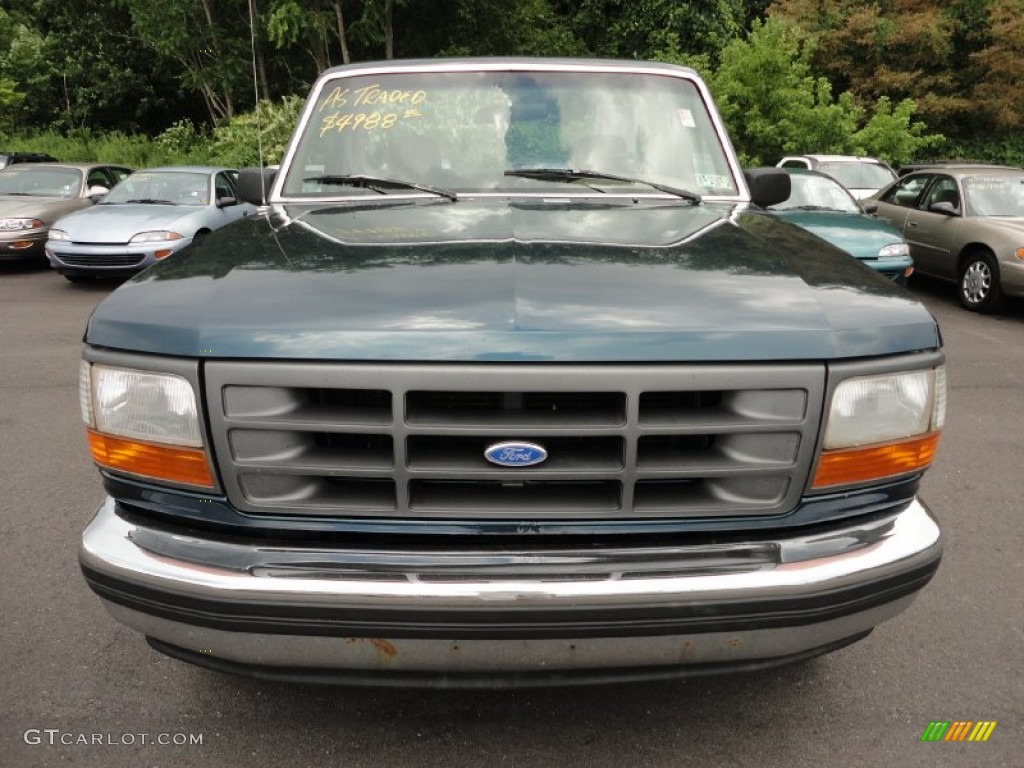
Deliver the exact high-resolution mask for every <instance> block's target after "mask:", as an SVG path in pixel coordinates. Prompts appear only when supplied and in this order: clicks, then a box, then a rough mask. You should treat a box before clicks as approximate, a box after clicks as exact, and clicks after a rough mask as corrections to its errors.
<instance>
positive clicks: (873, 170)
mask: <svg viewBox="0 0 1024 768" xmlns="http://www.w3.org/2000/svg"><path fill="white" fill-rule="evenodd" d="M775 165H776V167H777V168H810V169H811V170H812V171H820V172H821V173H827V174H828V175H829V176H831V177H832V178H833V179H835V180H836V181H838V182H839V183H840V184H842V185H843V186H844V187H846V188H847V189H848V190H849V191H850V194H851V195H853V196H854V197H855V198H857V199H858V200H862V199H863V198H865V197H870V196H871V195H873V194H875V192H877V191H878V190H880V189H881V188H882V187H884V186H886V185H888V184H891V183H892V182H893V181H895V180H896V172H895V171H894V170H893V169H892V168H890V167H889V166H888V165H887V164H886V163H883V162H882V161H881V160H877V159H875V158H873V157H855V156H854V155H788V156H786V157H784V158H782V159H781V160H779V162H777V163H776V164H775Z"/></svg>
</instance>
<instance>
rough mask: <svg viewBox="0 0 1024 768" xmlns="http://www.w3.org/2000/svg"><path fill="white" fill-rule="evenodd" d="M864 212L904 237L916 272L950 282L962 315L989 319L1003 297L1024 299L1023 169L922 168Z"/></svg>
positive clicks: (878, 196) (871, 202)
mask: <svg viewBox="0 0 1024 768" xmlns="http://www.w3.org/2000/svg"><path fill="white" fill-rule="evenodd" d="M865 209H866V210H870V211H873V212H874V213H875V214H876V215H877V216H878V217H879V218H880V219H883V220H885V221H888V222H889V223H891V224H892V225H893V226H895V227H896V228H897V229H899V230H900V231H901V232H902V233H903V235H904V237H906V239H907V242H908V243H909V244H910V253H911V255H912V256H913V258H914V264H915V268H916V269H917V271H919V272H921V273H922V274H925V275H931V276H932V277H937V278H940V279H942V280H946V281H949V282H954V283H956V285H957V297H958V298H959V300H960V304H961V306H963V307H964V308H966V309H970V310H973V311H977V312H995V311H997V310H998V309H999V308H1000V307H1001V306H1002V305H1003V300H1004V298H1005V297H1007V296H1016V297H1020V296H1024V169H1021V168H1008V167H1005V166H990V165H989V166H986V165H960V166H958V165H948V166H941V167H931V168H926V169H922V170H920V171H916V172H914V173H911V174H908V175H907V176H904V177H902V178H900V180H899V181H896V182H894V183H893V184H891V185H889V186H888V187H886V188H885V189H883V190H881V191H879V192H878V194H876V195H874V196H873V197H872V198H870V199H869V200H866V201H865Z"/></svg>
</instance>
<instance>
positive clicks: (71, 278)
mask: <svg viewBox="0 0 1024 768" xmlns="http://www.w3.org/2000/svg"><path fill="white" fill-rule="evenodd" d="M64 279H65V280H67V281H68V282H71V283H91V282H92V278H91V277H89V276H88V275H64Z"/></svg>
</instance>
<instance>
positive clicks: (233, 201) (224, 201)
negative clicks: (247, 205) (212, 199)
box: [217, 195, 238, 208]
mask: <svg viewBox="0 0 1024 768" xmlns="http://www.w3.org/2000/svg"><path fill="white" fill-rule="evenodd" d="M232 205H238V199H237V198H234V197H231V196H230V195H225V196H224V197H218V198H217V207H218V208H228V207H230V206H232Z"/></svg>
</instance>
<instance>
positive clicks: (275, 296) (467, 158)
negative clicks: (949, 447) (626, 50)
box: [80, 58, 945, 686]
mask: <svg viewBox="0 0 1024 768" xmlns="http://www.w3.org/2000/svg"><path fill="white" fill-rule="evenodd" d="M788 194H789V181H788V176H786V175H785V173H784V172H780V171H777V170H775V169H757V170H753V171H747V172H744V171H743V170H742V169H741V168H740V167H739V165H738V163H737V159H736V156H735V153H734V151H733V149H732V147H731V145H730V142H729V139H728V137H727V136H726V133H725V131H724V129H723V126H722V123H721V120H720V118H719V117H718V114H717V112H716V110H715V108H714V105H713V103H712V100H711V97H710V95H709V93H708V90H707V88H706V86H705V84H704V83H703V82H702V81H701V79H700V78H699V77H698V76H697V75H696V74H695V73H694V72H693V71H691V70H688V69H685V68H681V67H677V66H671V65H667V64H655V63H642V62H615V61H596V60H595V61H587V60H556V59H518V58H510V59H500V58H489V59H479V60H473V59H461V60H430V61H400V62H397V61H393V62H386V63H370V64H360V65H351V66H345V67H339V68H335V69H331V70H329V71H327V72H325V73H323V75H322V76H321V77H320V78H319V80H318V81H317V82H316V84H315V85H314V87H313V89H312V92H311V93H310V96H309V99H308V102H307V104H306V107H305V110H304V112H303V114H302V116H301V119H300V122H299V125H298V127H297V130H296V132H295V135H294V138H293V139H292V141H291V144H290V145H289V147H288V148H287V150H286V153H285V155H284V158H283V161H282V163H281V165H280V167H279V168H275V169H273V170H269V169H267V170H260V169H249V170H247V171H243V173H242V176H241V178H240V180H239V195H240V196H241V197H242V198H244V199H247V200H248V201H249V202H253V203H256V204H258V205H260V206H261V208H260V211H259V213H258V214H257V215H254V216H252V217H250V218H248V219H246V220H243V221H239V222H237V223H235V224H231V225H229V226H227V227H224V228H223V229H221V230H218V231H217V232H214V233H212V234H210V236H209V237H207V238H205V239H204V240H203V241H202V243H200V244H197V245H194V246H190V247H189V248H186V249H184V250H183V251H181V252H180V253H178V254H175V255H174V256H173V257H172V258H169V259H166V260H165V261H164V262H161V263H159V264H157V265H156V266H154V267H153V268H151V269H148V270H146V271H144V272H142V273H141V274H139V275H138V276H136V277H135V278H133V279H132V280H131V281H129V282H127V283H126V284H124V285H123V286H121V287H120V288H118V289H117V290H116V291H114V292H113V293H112V294H111V295H110V297H109V298H107V299H106V300H105V301H103V302H102V303H101V304H100V305H99V307H98V308H97V309H96V311H95V313H94V314H93V316H92V317H91V319H90V321H89V324H88V328H87V330H86V334H85V351H84V360H83V362H82V367H81V404H82V416H83V419H84V421H85V423H86V429H87V432H88V439H89V445H90V447H91V451H92V456H93V458H94V460H95V462H96V464H97V465H98V467H99V471H100V475H101V477H102V480H103V484H104V487H105V489H106V493H107V497H106V499H105V501H104V502H103V503H102V505H101V506H100V508H99V510H98V511H97V513H96V516H95V518H94V519H93V520H92V522H91V523H90V524H89V525H88V527H87V528H86V530H85V532H84V534H83V540H82V545H81V551H80V561H81V567H82V571H83V573H84V576H85V578H86V580H87V581H88V583H89V585H90V587H91V588H92V589H93V590H94V591H95V592H96V594H97V595H99V597H100V598H101V599H102V601H103V604H104V605H105V607H106V608H107V610H108V611H109V612H110V613H111V614H112V615H113V617H114V618H115V619H116V620H118V621H119V622H122V623H123V624H125V625H127V626H128V627H131V628H132V629H135V630H137V631H138V632H140V633H142V634H143V635H144V636H145V637H146V638H148V640H149V642H150V644H151V645H152V646H153V647H154V648H156V649H157V650H159V651H162V652H164V653H166V654H169V655H171V656H174V657H176V658H179V659H182V660H185V661H189V662H192V663H195V664H200V665H204V666H206V667H210V668H213V669H217V670H222V671H228V672H235V673H240V674H247V675H255V676H258V677H262V678H272V679H285V680H300V681H301V680H314V679H315V680H320V681H333V682H339V683H352V684H378V685H443V686H492V685H540V684H570V683H583V682H591V681H599V680H643V679H653V678H660V677H667V676H675V675H692V674H707V673H709V672H729V671H738V670H749V669H755V668H759V667H765V666H770V665H775V664H780V663H785V662H792V661H798V660H801V659H805V658H808V657H811V656H814V655H817V654H821V653H826V652H829V651H832V650H835V649H838V648H841V647H843V646H844V645H847V644H849V643H851V642H854V641H856V640H858V639H860V638H863V637H864V636H866V635H867V634H868V633H869V632H871V630H872V628H873V627H875V626H876V625H877V624H879V623H880V622H882V621H885V620H886V619H889V618H892V617H894V616H896V615H897V614H898V613H900V612H901V611H903V610H904V609H905V608H906V607H907V606H908V605H909V604H910V602H911V601H912V600H913V598H914V595H915V594H916V593H917V592H918V591H919V590H920V589H921V588H922V587H923V586H924V585H925V584H926V583H927V582H928V580H929V579H930V578H931V577H932V575H933V573H934V572H935V570H936V568H937V567H938V564H939V559H940V556H941V536H940V532H939V528H938V526H937V524H936V522H935V520H934V519H933V517H932V515H931V514H930V512H929V511H928V509H927V508H926V507H925V505H924V504H923V503H922V502H921V501H920V500H919V499H918V498H917V490H918V487H919V482H920V479H921V476H922V474H923V472H924V471H925V469H926V468H927V467H928V466H929V464H930V463H931V460H932V457H933V455H934V452H935V449H936V446H937V443H938V439H939V432H940V430H941V427H942V423H943V420H944V413H945V369H944V366H943V353H942V349H941V337H940V335H939V329H938V327H937V325H936V323H935V321H934V319H933V318H932V316H931V315H930V314H929V313H928V311H927V310H926V309H925V308H924V307H923V306H921V305H920V304H919V303H918V302H916V301H914V300H913V299H912V298H911V297H910V296H909V295H908V294H907V293H906V292H905V291H904V290H903V289H902V288H900V287H899V286H895V285H893V284H892V283H891V282H890V281H889V280H887V279H885V278H884V277H882V276H880V275H878V274H875V273H874V272H872V271H871V270H870V269H869V268H868V267H866V266H864V265H863V264H861V263H859V262H858V261H857V260H855V259H852V258H850V257H849V256H848V255H847V254H845V253H843V252H842V251H839V250H838V249H836V248H833V247H831V246H829V245H828V244H827V243H825V242H824V241H822V240H819V239H818V238H816V237H814V236H813V235H811V234H809V233H807V232H805V231H803V230H801V229H799V228H798V227H796V226H794V225H792V224H790V223H788V222H786V221H784V220H782V219H780V218H778V217H776V216H774V215H773V214H772V213H770V212H768V211H766V210H765V208H766V207H767V206H770V205H773V204H775V203H777V202H779V201H780V200H783V199H785V198H786V197H787V196H788Z"/></svg>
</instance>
